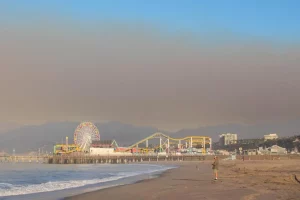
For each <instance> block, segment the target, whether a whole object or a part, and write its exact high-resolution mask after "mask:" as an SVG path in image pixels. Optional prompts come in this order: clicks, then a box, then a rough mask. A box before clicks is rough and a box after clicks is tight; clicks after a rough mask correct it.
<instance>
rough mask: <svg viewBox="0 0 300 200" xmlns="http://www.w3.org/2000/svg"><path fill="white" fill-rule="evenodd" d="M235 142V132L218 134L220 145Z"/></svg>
mask: <svg viewBox="0 0 300 200" xmlns="http://www.w3.org/2000/svg"><path fill="white" fill-rule="evenodd" d="M236 143H237V134H233V133H224V134H221V135H220V144H221V145H224V146H226V145H229V144H236Z"/></svg>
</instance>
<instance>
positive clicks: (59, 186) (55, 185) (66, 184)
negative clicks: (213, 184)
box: [0, 166, 170, 197]
mask: <svg viewBox="0 0 300 200" xmlns="http://www.w3.org/2000/svg"><path fill="white" fill-rule="evenodd" d="M156 167H157V166H156ZM167 169H170V168H168V167H162V168H159V169H155V170H148V171H143V172H120V173H116V174H114V175H113V176H111V177H107V178H100V179H91V180H69V181H51V182H46V183H41V184H32V185H12V184H9V183H0V197H4V196H16V195H25V194H34V193H41V192H51V191H57V190H64V189H71V188H77V187H82V186H86V185H92V184H99V183H105V182H110V181H116V180H119V179H122V178H127V177H132V176H137V175H142V174H149V173H155V172H160V171H164V170H167ZM111 175H112V174H111Z"/></svg>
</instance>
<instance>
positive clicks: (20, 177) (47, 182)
mask: <svg viewBox="0 0 300 200" xmlns="http://www.w3.org/2000/svg"><path fill="white" fill-rule="evenodd" d="M174 167H175V166H165V165H156V164H95V165H93V164H82V165H50V164H31V163H0V199H3V200H4V199H7V200H16V199H18V200H19V199H20V200H38V199H43V200H58V199H63V198H64V197H67V196H72V195H76V194H81V193H85V192H90V191H94V190H98V189H101V188H106V187H112V186H118V185H124V184H130V183H134V182H136V181H139V180H143V179H149V178H153V177H155V176H157V175H158V174H160V173H162V172H163V171H165V170H168V169H171V168H174Z"/></svg>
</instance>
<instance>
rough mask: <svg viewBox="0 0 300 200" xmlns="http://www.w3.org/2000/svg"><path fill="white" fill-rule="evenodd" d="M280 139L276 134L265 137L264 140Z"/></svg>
mask: <svg viewBox="0 0 300 200" xmlns="http://www.w3.org/2000/svg"><path fill="white" fill-rule="evenodd" d="M277 138H278V135H277V134H276V133H271V134H269V135H264V140H265V141H267V140H275V139H277Z"/></svg>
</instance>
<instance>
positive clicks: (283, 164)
mask: <svg viewBox="0 0 300 200" xmlns="http://www.w3.org/2000/svg"><path fill="white" fill-rule="evenodd" d="M165 164H176V165H178V166H179V167H178V168H176V169H172V170H169V171H167V172H165V173H163V174H162V175H161V176H160V177H158V178H155V179H148V180H144V181H141V182H139V183H135V184H131V185H124V186H118V187H113V188H108V189H103V190H99V191H95V192H90V193H85V194H81V195H78V196H73V197H68V198H66V199H67V200H77V199H85V200H94V199H95V200H96V199H99V198H100V197H105V198H106V199H124V200H127V199H130V200H132V199H143V200H145V199H185V200H187V199H211V200H214V199H222V200H227V199H228V200H232V199H243V200H252V199H295V200H296V199H299V197H300V183H298V182H297V181H296V180H295V176H294V175H297V177H300V165H299V164H300V160H273V161H272V160H271V161H267V160H265V161H264V160H262V161H238V160H237V161H221V162H220V173H219V180H217V181H214V180H213V175H212V170H211V162H209V161H202V162H177V163H174V162H172V163H165ZM196 166H198V167H196ZM197 168H198V169H199V170H198V169H197Z"/></svg>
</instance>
